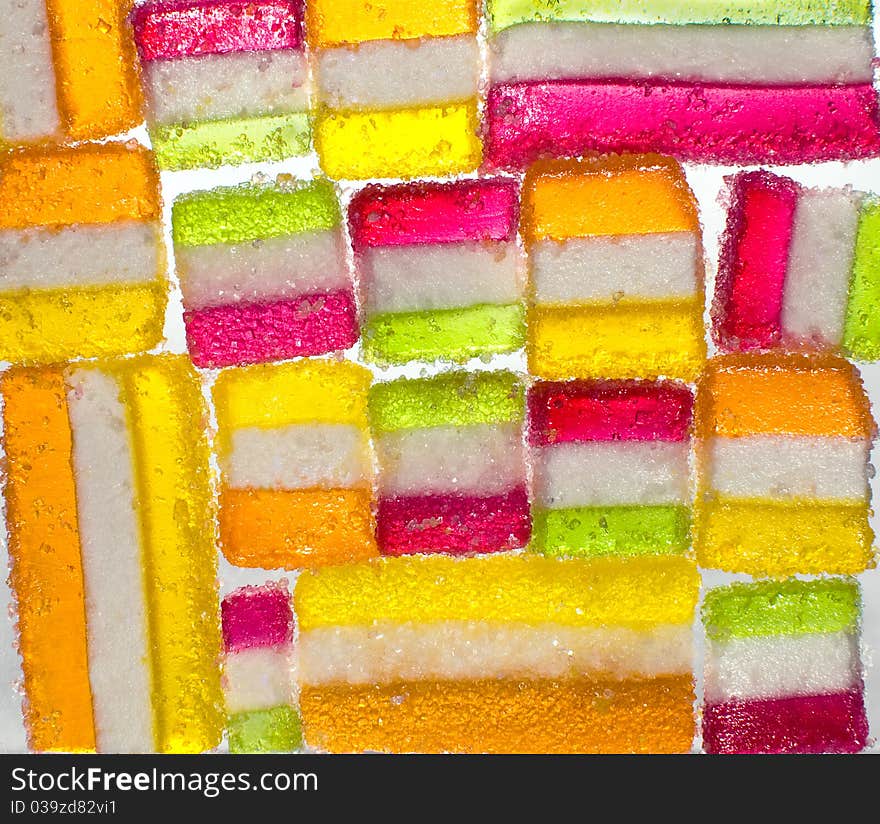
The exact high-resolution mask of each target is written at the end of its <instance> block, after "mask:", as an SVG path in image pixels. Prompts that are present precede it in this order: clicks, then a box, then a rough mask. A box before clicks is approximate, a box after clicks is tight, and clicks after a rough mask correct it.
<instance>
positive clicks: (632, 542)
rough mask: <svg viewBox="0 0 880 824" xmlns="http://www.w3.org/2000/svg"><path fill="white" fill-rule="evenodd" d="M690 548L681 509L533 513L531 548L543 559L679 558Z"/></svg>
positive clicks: (611, 508)
mask: <svg viewBox="0 0 880 824" xmlns="http://www.w3.org/2000/svg"><path fill="white" fill-rule="evenodd" d="M689 546H690V515H689V512H688V509H687V507H684V506H605V507H592V506H585V507H572V508H568V509H544V510H540V509H536V510H533V512H532V543H531V546H530V549H531V550H533V551H535V552H539V553H541V554H542V555H548V556H552V557H566V558H595V557H599V556H603V555H616V556H620V557H632V556H636V555H681V554H684V553H685V552H687V550H688V547H689Z"/></svg>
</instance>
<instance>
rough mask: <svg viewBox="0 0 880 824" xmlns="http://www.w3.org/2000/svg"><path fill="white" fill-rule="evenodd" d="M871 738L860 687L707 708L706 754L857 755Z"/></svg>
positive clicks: (727, 703)
mask: <svg viewBox="0 0 880 824" xmlns="http://www.w3.org/2000/svg"><path fill="white" fill-rule="evenodd" d="M867 739H868V719H867V717H866V715H865V705H864V700H863V697H862V690H861V689H852V690H848V691H847V692H840V693H834V694H831V695H813V696H804V697H797V698H779V699H766V700H753V701H730V702H725V703H722V704H714V705H713V704H710V705H708V706H706V707H705V708H704V710H703V749H705V750H706V752H708V753H749V754H754V753H855V752H859V751H860V750H862V749H864V747H865V745H866V743H867Z"/></svg>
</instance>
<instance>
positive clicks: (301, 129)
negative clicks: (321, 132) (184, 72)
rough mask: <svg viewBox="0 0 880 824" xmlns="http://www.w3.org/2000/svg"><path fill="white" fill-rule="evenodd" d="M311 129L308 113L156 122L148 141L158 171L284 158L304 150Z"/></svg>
mask: <svg viewBox="0 0 880 824" xmlns="http://www.w3.org/2000/svg"><path fill="white" fill-rule="evenodd" d="M310 135H311V127H310V124H309V116H308V114H307V113H306V112H293V113H292V114H279V115H267V116H261V117H246V118H236V119H231V120H210V121H207V122H204V123H188V124H186V125H180V124H178V125H170V126H154V127H153V128H152V129H151V130H150V140H151V141H152V144H153V149H154V151H155V152H156V162H157V163H158V164H159V167H160V168H161V169H166V170H168V171H178V170H180V169H199V168H216V167H217V166H223V165H226V164H229V165H239V164H241V163H258V162H260V161H264V160H285V159H286V158H288V157H295V156H296V155H302V154H306V153H307V152H308V150H309V142H310Z"/></svg>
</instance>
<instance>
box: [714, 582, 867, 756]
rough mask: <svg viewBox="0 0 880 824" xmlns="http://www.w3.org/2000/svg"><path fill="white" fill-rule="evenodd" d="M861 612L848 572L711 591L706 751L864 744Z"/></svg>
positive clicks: (839, 748) (822, 749) (833, 749)
mask: <svg viewBox="0 0 880 824" xmlns="http://www.w3.org/2000/svg"><path fill="white" fill-rule="evenodd" d="M860 620H861V597H860V593H859V585H858V583H856V581H855V580H853V579H846V578H824V579H818V580H813V581H795V580H789V581H784V582H780V583H770V582H763V583H755V584H733V585H732V586H727V587H719V588H717V589H714V590H710V592H709V593H708V594H707V596H706V600H705V603H704V605H703V623H704V625H705V629H706V634H707V636H708V644H707V653H706V672H705V689H704V692H705V697H704V707H703V747H704V749H705V750H706V752H709V753H853V752H859V751H860V750H862V749H864V747H865V745H866V744H867V739H868V720H867V717H866V714H865V704H864V697H863V691H864V687H863V682H862V665H861V661H860V653H859V646H860V644H859V625H860Z"/></svg>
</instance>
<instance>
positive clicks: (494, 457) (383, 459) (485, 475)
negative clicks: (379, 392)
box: [376, 424, 525, 495]
mask: <svg viewBox="0 0 880 824" xmlns="http://www.w3.org/2000/svg"><path fill="white" fill-rule="evenodd" d="M376 450H377V452H378V454H379V464H380V466H381V467H382V474H381V477H380V481H379V483H380V487H381V490H382V494H383V495H430V494H443V493H447V492H461V493H466V494H473V495H495V494H499V493H502V492H506V491H509V490H510V489H511V487H514V486H518V485H520V484H523V483H524V482H525V463H524V458H523V448H522V434H521V431H520V427H519V425H518V424H476V425H472V426H436V427H430V428H427V429H403V430H400V431H399V432H387V433H385V434H383V435H380V436H378V437H377V438H376Z"/></svg>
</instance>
